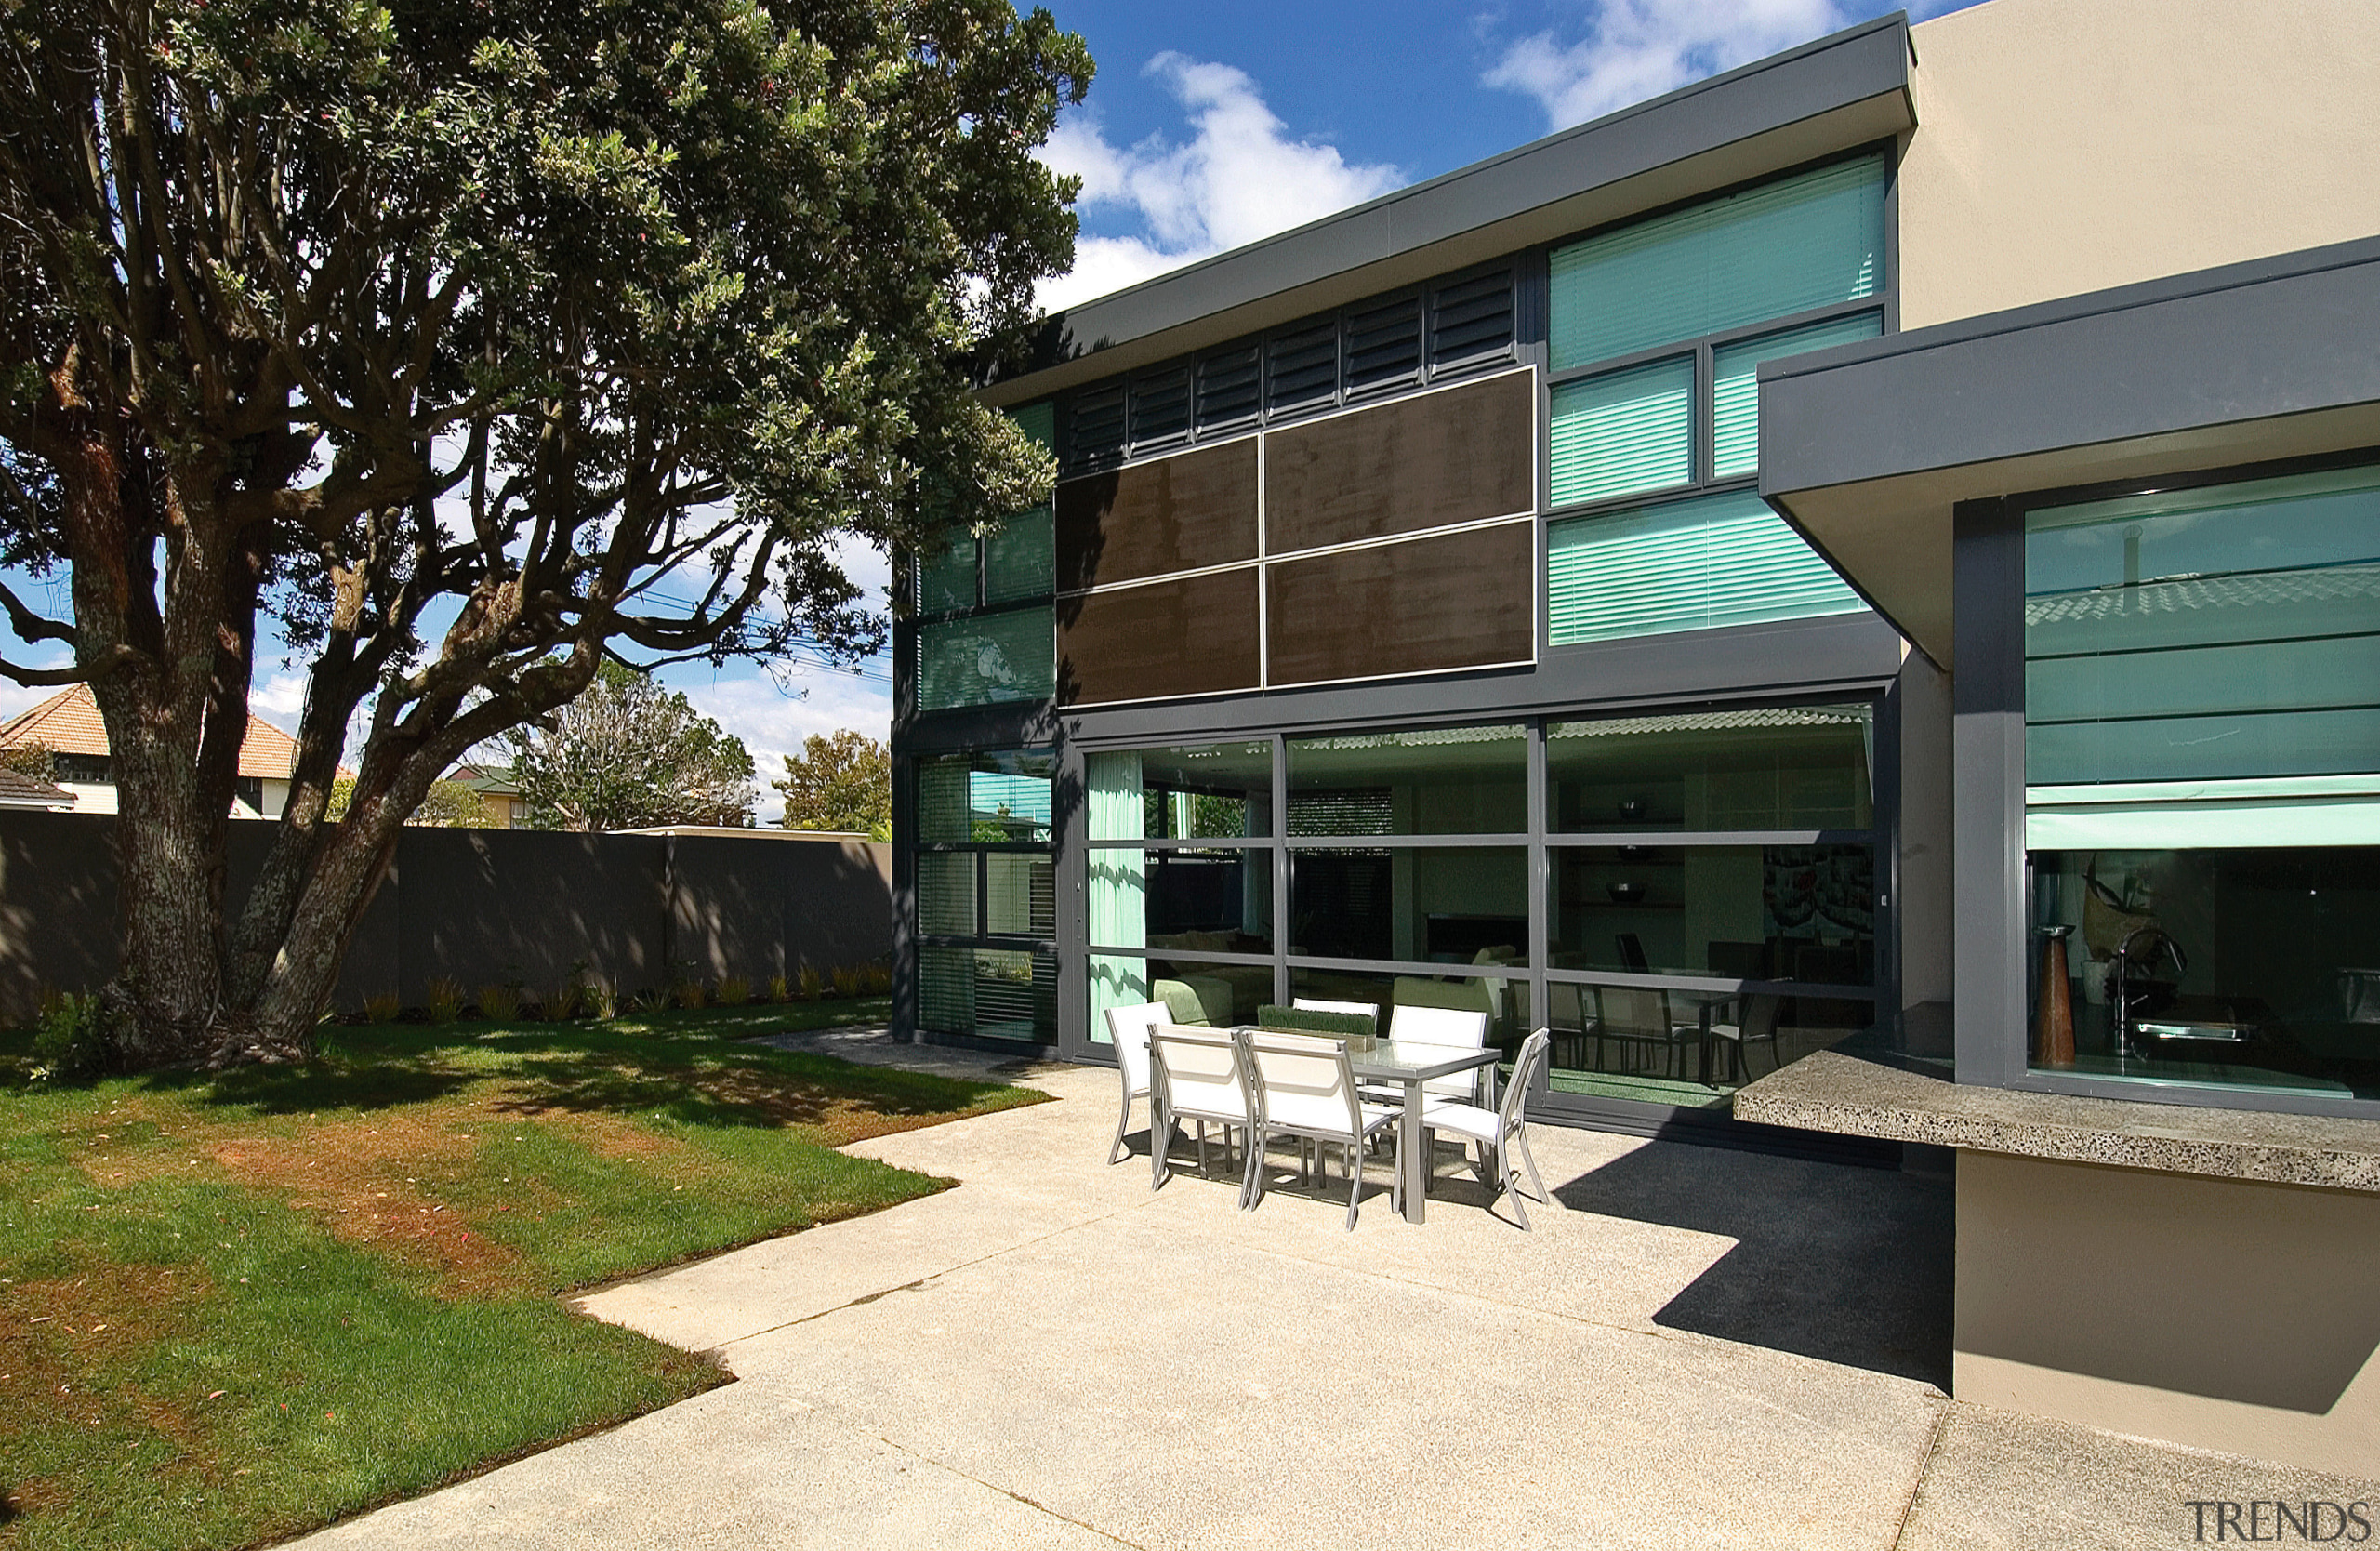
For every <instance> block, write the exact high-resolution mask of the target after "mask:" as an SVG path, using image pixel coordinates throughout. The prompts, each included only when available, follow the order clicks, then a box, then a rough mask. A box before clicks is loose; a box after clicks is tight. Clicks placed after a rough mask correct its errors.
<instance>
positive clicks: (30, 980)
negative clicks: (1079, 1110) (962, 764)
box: [0, 812, 893, 1022]
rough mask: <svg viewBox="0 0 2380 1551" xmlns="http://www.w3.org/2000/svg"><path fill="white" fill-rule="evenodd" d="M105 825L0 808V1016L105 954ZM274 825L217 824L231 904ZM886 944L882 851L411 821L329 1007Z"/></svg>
mask: <svg viewBox="0 0 2380 1551" xmlns="http://www.w3.org/2000/svg"><path fill="white" fill-rule="evenodd" d="M115 822H116V821H115V819H114V818H113V817H112V816H108V815H95V814H46V813H10V812H0V1019H6V1020H7V1021H10V1022H18V1021H22V1020H24V1019H26V1018H29V1017H31V1016H32V1015H33V1012H34V1010H35V1009H36V1007H37V1006H38V1004H39V1001H40V997H41V993H42V991H43V990H44V989H45V988H57V989H60V990H84V989H88V988H92V987H96V986H98V985H99V984H101V983H102V982H104V981H105V980H106V979H107V978H108V977H109V976H110V975H112V974H114V973H115V965H116V855H115V842H114V835H115ZM271 838H272V828H271V826H270V825H266V824H238V825H234V826H233V827H232V829H231V857H230V869H229V877H228V881H227V882H228V886H229V889H230V893H231V898H232V899H234V900H237V899H239V898H241V897H242V896H243V895H245V893H246V890H247V885H248V882H249V881H250V880H251V879H252V878H254V876H255V875H256V870H257V868H258V866H260V865H261V864H262V862H263V859H264V854H265V849H266V847H267V846H268V845H269V844H270V843H271ZM892 949H893V862H892V848H891V847H890V846H886V845H879V844H869V843H864V842H854V841H825V840H821V841H791V840H781V839H777V838H774V837H773V836H767V835H759V834H755V835H752V836H749V837H738V836H724V835H717V836H714V835H674V836H663V835H574V834H554V833H545V832H540V831H536V830H525V829H408V830H406V831H405V832H404V834H403V837H402V838H401V839H400V840H399V842H398V844H397V858H396V865H395V866H394V867H393V868H391V869H390V874H389V877H388V878H387V879H386V880H385V881H384V882H382V883H381V885H380V890H379V893H378V895H376V896H375V898H374V899H373V901H372V905H371V907H370V908H369V909H367V910H366V911H365V912H364V920H363V921H361V922H360V923H359V924H358V926H357V929H356V933H355V935H354V937H353V938H352V939H351V940H350V943H349V945H348V952H347V960H346V963H345V964H344V966H343V968H342V970H341V973H340V975H339V985H338V991H337V999H336V1000H337V1005H338V1006H339V1007H341V1008H342V1009H351V1008H354V1007H356V1006H358V1005H360V1004H361V1002H362V1001H363V1000H364V997H366V996H369V995H373V994H376V993H383V992H394V993H395V994H396V995H397V996H399V997H400V998H402V999H403V1001H405V1002H406V1003H408V1004H410V1005H418V1004H419V1003H420V1002H421V1001H423V1000H424V999H425V997H426V995H427V992H428V988H429V985H430V981H431V980H433V979H438V978H442V977H443V978H449V979H453V980H455V981H457V982H459V983H460V984H462V985H463V986H465V987H467V988H473V987H478V986H482V985H486V984H489V983H491V982H496V981H513V980H518V981H524V982H526V983H527V984H528V985H529V986H530V987H531V988H533V989H542V988H546V987H549V986H552V985H555V984H557V983H558V982H560V981H562V979H564V978H565V977H567V976H569V975H570V974H572V973H573V972H574V971H575V969H577V968H579V967H581V966H583V967H584V968H585V969H586V971H587V972H588V974H594V975H597V976H600V977H602V978H603V979H604V980H606V981H608V982H610V983H611V984H612V985H614V986H615V987H618V988H622V989H624V990H635V989H637V988H641V987H645V986H651V985H658V984H661V983H663V982H665V981H667V980H668V979H669V978H670V976H671V973H672V970H673V967H674V968H675V969H677V970H680V971H682V972H683V973H686V974H694V975H699V976H702V977H705V978H718V977H721V976H727V975H740V976H743V977H744V978H746V979H748V980H751V981H753V982H755V983H761V982H765V981H766V980H767V979H768V978H769V976H771V975H773V974H800V971H801V969H802V968H803V967H804V966H805V965H806V966H811V967H814V968H816V969H818V970H820V971H822V972H824V971H827V970H831V969H834V968H836V967H838V966H841V965H852V964H860V963H866V962H870V961H882V960H884V959H886V958H887V957H888V956H889V955H890V954H891V952H892Z"/></svg>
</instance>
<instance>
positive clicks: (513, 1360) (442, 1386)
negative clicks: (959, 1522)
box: [0, 1000, 1043, 1551]
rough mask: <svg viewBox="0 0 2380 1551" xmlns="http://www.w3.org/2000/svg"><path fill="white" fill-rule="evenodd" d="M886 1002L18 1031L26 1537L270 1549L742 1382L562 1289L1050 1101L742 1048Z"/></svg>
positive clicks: (7, 1320) (795, 1222) (14, 1289)
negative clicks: (28, 1081)
mask: <svg viewBox="0 0 2380 1551" xmlns="http://www.w3.org/2000/svg"><path fill="white" fill-rule="evenodd" d="M884 1012H885V1007H884V1003H883V1002H882V1001H880V1000H879V1001H872V1002H871V1001H837V1002H824V1003H812V1004H806V1005H801V1006H795V1007H744V1008H734V1009H717V1010H712V1011H708V1012H701V1013H670V1014H657V1015H655V1016H651V1017H628V1018H623V1019H621V1020H619V1021H617V1022H615V1023H612V1024H606V1025H593V1024H537V1023H519V1024H512V1025H506V1026H500V1027H499V1026H494V1025H489V1024H484V1023H457V1024H450V1025H445V1026H443V1027H428V1026H422V1025H398V1026H383V1027H340V1028H331V1029H325V1030H324V1033H325V1034H326V1035H327V1036H328V1040H327V1044H328V1047H329V1050H328V1054H326V1055H325V1056H324V1059H322V1060H320V1061H318V1062H316V1063H315V1064H313V1065H312V1066H311V1067H303V1068H292V1069H280V1070H249V1071H243V1072H236V1073H232V1074H230V1075H227V1076H223V1077H218V1078H207V1077H203V1076H199V1075H194V1074H174V1075H167V1076H160V1077H150V1078H119V1079H112V1080H107V1081H103V1082H100V1083H98V1084H96V1085H94V1086H89V1087H71V1088H57V1089H53V1088H47V1087H27V1086H24V1085H23V1082H22V1078H23V1074H24V1072H25V1071H26V1070H27V1069H28V1068H29V1067H30V1066H31V1052H30V1041H29V1040H27V1039H26V1038H25V1037H24V1036H21V1035H15V1034H8V1035H0V1084H6V1087H5V1092H0V1504H5V1506H0V1546H5V1547H8V1548H10V1551H15V1548H17V1547H23V1548H26V1551H32V1548H33V1547H53V1546H73V1547H94V1548H97V1547H106V1548H108V1551H116V1548H119V1547H125V1548H129V1547H178V1546H210V1547H231V1546H240V1545H245V1544H250V1543H253V1542H257V1541H260V1540H266V1539H271V1538H276V1537H280V1536H284V1535H287V1534H290V1533H293V1532H295V1531H299V1530H303V1529H306V1528H310V1527H312V1526H315V1525H319V1524H323V1523H325V1522H328V1521H329V1520H331V1519H334V1518H341V1517H344V1516H346V1515H349V1514H352V1513H355V1512H357V1511H359V1510H361V1509H364V1508H366V1507H370V1506H372V1505H376V1504H379V1503H384V1502H387V1501H390V1499H392V1498H397V1497H403V1496H407V1495H411V1494H413V1493H416V1492H418V1491H424V1490H427V1489H428V1488H430V1487H432V1486H435V1485H437V1484H438V1483H440V1482H441V1481H444V1480H448V1479H451V1478H455V1477H456V1476H458V1475H462V1474H467V1473H469V1472H470V1471H471V1470H474V1469H477V1468H481V1467H483V1466H485V1465H488V1464H490V1463H492V1462H496V1461H499V1460H502V1459H505V1458H508V1457H509V1456H512V1455H515V1454H519V1453H522V1452H529V1451H533V1450H536V1449H538V1448H542V1447H544V1446H546V1445H548V1444H550V1443H553V1442H555V1441H557V1440H559V1439H562V1438H569V1437H571V1436H573V1435H575V1434H576V1433H580V1432H583V1431H586V1430H587V1429H589V1428H593V1427H600V1426H603V1425H608V1424H611V1423H615V1422H618V1421H620V1420H622V1419H624V1418H627V1417H630V1416H634V1415H636V1414H637V1413H639V1412H645V1411H649V1410H651V1409H653V1408H654V1407H655V1406H660V1405H665V1404H668V1402H670V1401H672V1400H675V1399H681V1398H683V1397H685V1396H687V1395H691V1394H694V1393H695V1392H697V1391H699V1390H702V1389H706V1388H708V1387H710V1386H712V1385H717V1384H720V1383H722V1382H724V1380H725V1375H724V1374H722V1373H721V1372H720V1371H719V1370H718V1369H717V1368H715V1367H713V1366H711V1365H710V1364H708V1363H707V1362H705V1361H703V1360H701V1359H697V1358H695V1357H693V1356H690V1355H688V1354H686V1353H683V1352H681V1351H678V1350H676V1349H675V1348H673V1347H669V1346H662V1345H660V1344H659V1343H656V1342H653V1341H649V1340H647V1339H645V1338H644V1337H642V1336H639V1335H634V1334H631V1333H629V1332H626V1331H622V1330H617V1329H614V1328H612V1327H610V1326H606V1325H602V1324H598V1323H596V1322H595V1321H593V1320H591V1319H585V1318H583V1317H581V1316H578V1315H576V1314H574V1313H572V1312H571V1311H570V1310H569V1309H568V1307H567V1306H565V1304H564V1302H563V1301H562V1299H560V1298H558V1297H557V1296H556V1295H555V1294H557V1293H562V1292H563V1291H565V1290H568V1289H571V1288H575V1287H583V1286H585V1285H587V1284H588V1283H591V1282H598V1281H602V1280H605V1279H611V1278H615V1277H620V1276H624V1275H628V1274H630V1273H633V1272H637V1271H641V1270H648V1269H651V1268H653V1267H655V1266H666V1265H668V1264H669V1263H671V1262H673V1261H678V1260H683V1259H686V1258H688V1257H691V1256H695V1255H701V1254H707V1253H714V1252H717V1251H719V1250H723V1249H727V1248H730V1247H733V1246H734V1245H737V1244H743V1243H748V1242H750V1241H752V1240H754V1239H762V1238H766V1237H768V1236H770V1235H773V1234H778V1233H784V1232H787V1231H790V1230H792V1229H795V1228H800V1227H805V1226H810V1225H811V1224H813V1223H820V1222H826V1221H829V1220H831V1219H834V1218H839V1217H849V1216H853V1215H854V1214H856V1213H864V1212H870V1211H874V1210H876V1209H877V1208H879V1207H883V1206H889V1205H892V1204H893V1203H895V1202H898V1201H903V1200H909V1199H911V1198H913V1197H916V1196H919V1195H923V1194H927V1193H930V1192H932V1191H934V1190H937V1189H940V1188H942V1187H943V1186H944V1185H945V1183H946V1182H945V1181H938V1180H933V1179H929V1178H927V1177H925V1176H923V1175H920V1174H915V1173H908V1172H906V1171H904V1170H899V1169H894V1168H892V1167H890V1166H887V1165H885V1164H880V1163H876V1162H872V1161H869V1160H865V1159H858V1158H852V1157H847V1156H845V1155H844V1154H842V1153H840V1152H837V1151H834V1150H833V1148H834V1147H836V1146H837V1145H839V1144H840V1143H843V1142H848V1141H852V1140H854V1139H856V1138H858V1137H862V1136H867V1135H875V1134H880V1133H885V1132H889V1131H897V1130H904V1129H907V1128H910V1127H914V1126H919V1125H928V1124H932V1123H933V1122H935V1121H937V1120H948V1119H952V1118H955V1117H957V1116H959V1115H967V1114H977V1113H982V1112H985V1111H988V1110H993V1109H998V1108H1004V1107H1009V1106H1012V1105H1016V1104H1022V1103H1031V1102H1034V1101H1035V1100H1037V1099H1038V1098H1040V1097H1042V1096H1043V1095H1040V1094H1035V1093H1032V1092H1030V1091H1029V1090H1025V1089H1018V1088H1007V1087H998V1086H987V1085H984V1084H977V1083H967V1082H958V1081H953V1080H947V1079H943V1078H936V1077H930V1076H927V1075H924V1074H921V1073H915V1072H901V1071H889V1070H882V1069H878V1068H870V1067H855V1066H852V1065H850V1064H848V1063H845V1062H841V1061H836V1060H832V1059H827V1058H824V1057H819V1056H811V1055H799V1054H787V1053H783V1052H778V1051H773V1050H769V1049H767V1048H765V1047H761V1046H754V1045H748V1044H743V1043H739V1042H737V1041H739V1040H740V1039H741V1038H742V1037H745V1036H748V1035H752V1034H762V1033H769V1032H774V1031H780V1030H787V1029H796V1028H803V1027H826V1026H829V1025H834V1024H840V1023H850V1022H857V1021H865V1020H872V1019H880V1018H882V1017H883V1015H884Z"/></svg>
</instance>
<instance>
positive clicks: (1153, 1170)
mask: <svg viewBox="0 0 2380 1551" xmlns="http://www.w3.org/2000/svg"><path fill="white" fill-rule="evenodd" d="M1172 1150H1173V1117H1172V1116H1171V1115H1169V1114H1167V1113H1166V1112H1165V1111H1164V1110H1162V1109H1160V1108H1158V1107H1157V1100H1155V1099H1154V1098H1152V1099H1151V1100H1149V1188H1150V1189H1151V1190H1155V1189H1156V1188H1157V1186H1161V1185H1163V1184H1164V1183H1165V1181H1166V1167H1165V1155H1166V1154H1167V1153H1169V1152H1170V1151H1172Z"/></svg>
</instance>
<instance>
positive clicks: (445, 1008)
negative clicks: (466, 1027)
mask: <svg viewBox="0 0 2380 1551" xmlns="http://www.w3.org/2000/svg"><path fill="white" fill-rule="evenodd" d="M429 995H430V1001H429V1004H428V1008H427V1011H428V1012H429V1014H430V1022H432V1023H453V1022H454V1021H455V1020H456V1018H459V1017H461V1016H462V1015H463V987H462V983H461V982H460V981H457V980H452V979H449V978H447V977H446V976H445V975H443V974H442V975H440V976H439V977H438V978H437V979H435V980H432V981H431V982H430V986H429Z"/></svg>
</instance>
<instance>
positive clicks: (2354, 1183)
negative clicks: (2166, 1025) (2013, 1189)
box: [1736, 1050, 2380, 1194]
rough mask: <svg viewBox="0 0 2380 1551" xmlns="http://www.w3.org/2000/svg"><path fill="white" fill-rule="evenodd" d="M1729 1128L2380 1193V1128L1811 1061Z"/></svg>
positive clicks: (1762, 1094) (1762, 1086)
mask: <svg viewBox="0 0 2380 1551" xmlns="http://www.w3.org/2000/svg"><path fill="white" fill-rule="evenodd" d="M1736 1118H1737V1119H1738V1120H1756V1121H1758V1122H1760V1123H1761V1124H1763V1125H1781V1126H1792V1127H1795V1128H1797V1129H1799V1130H1804V1131H1827V1132H1833V1133H1837V1134H1840V1135H1845V1136H1877V1137H1882V1138H1884V1139H1885V1140H1887V1141H1897V1142H1924V1143H1930V1144H1932V1145H1934V1146H1937V1147H1967V1148H1972V1149H1974V1150H1976V1151H1978V1152H1998V1153H2008V1154H2012V1155H2014V1156H2016V1157H2019V1158H2047V1159H2056V1160H2061V1161H2065V1162H2070V1163H2103V1164H2107V1165H2109V1166H2111V1167H2115V1168H2120V1169H2155V1170H2158V1171H2161V1172H2162V1173H2182V1174H2206V1175H2210V1176H2213V1177H2215V1178H2218V1179H2248V1180H2261V1181H2264V1182H2266V1183H2268V1184H2275V1185H2308V1186H2320V1187H2322V1188H2326V1189H2333V1190H2364V1191H2370V1192H2373V1193H2375V1194H2380V1121H2374V1120H2341V1119H2338V1118H2336V1117H2334V1116H2328V1115H2284V1114H2274V1113H2270V1112H2266V1111H2254V1110H2241V1109H2207V1108H2196V1107H2185V1106H2181V1105H2172V1104H2139V1103H2134V1102H2132V1101H2130V1100H2124V1099H2104V1098H2084V1097H2081V1096H2078V1095H2074V1094H2039V1093H2026V1092H2020V1091H2018V1090H2016V1089H2009V1088H1983V1087H1964V1088H1963V1087H1961V1086H1959V1085H1958V1084H1957V1083H1955V1082H1950V1081H1948V1080H1944V1079H1943V1078H1940V1077H1935V1076H1930V1075H1928V1074H1926V1073H1924V1072H1920V1071H1911V1070H1908V1069H1905V1068H1903V1067H1895V1066H1888V1065H1885V1064H1884V1063H1883V1062H1880V1061H1874V1060H1869V1059H1866V1058H1863V1057H1861V1056H1858V1055H1854V1054H1844V1053H1843V1052H1841V1051H1831V1050H1830V1051H1820V1052H1818V1053H1817V1054H1814V1055H1810V1056H1808V1057H1806V1058H1805V1059H1803V1060H1800V1061H1796V1062H1794V1063H1793V1064H1792V1066H1790V1067H1784V1068H1782V1069H1781V1070H1778V1071H1776V1072H1773V1073H1771V1074H1770V1075H1769V1076H1767V1077H1764V1078H1762V1079H1761V1080H1759V1081H1757V1082H1754V1083H1752V1084H1751V1085H1750V1086H1748V1087H1746V1088H1743V1089H1741V1090H1740V1091H1739V1092H1738V1093H1737V1094H1736Z"/></svg>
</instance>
